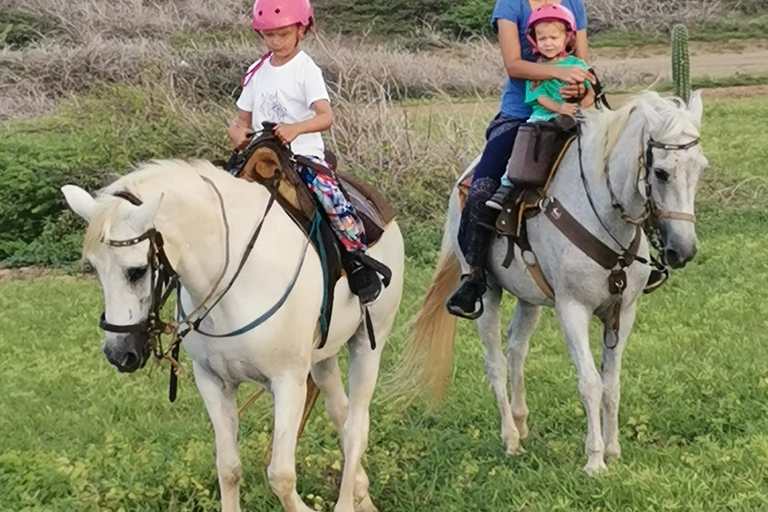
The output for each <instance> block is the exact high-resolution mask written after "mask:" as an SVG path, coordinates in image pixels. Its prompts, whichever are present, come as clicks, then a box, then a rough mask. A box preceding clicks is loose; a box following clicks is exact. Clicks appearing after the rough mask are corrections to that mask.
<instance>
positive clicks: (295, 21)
mask: <svg viewBox="0 0 768 512" xmlns="http://www.w3.org/2000/svg"><path fill="white" fill-rule="evenodd" d="M291 25H301V26H302V27H305V28H306V29H307V31H310V30H312V27H313V25H314V15H313V13H312V5H311V4H310V3H309V0H256V2H255V3H254V4H253V30H255V31H257V32H259V31H262V30H275V29H278V28H283V27H289V26H291Z"/></svg>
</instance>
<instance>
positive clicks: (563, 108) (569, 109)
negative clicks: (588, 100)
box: [560, 103, 580, 116]
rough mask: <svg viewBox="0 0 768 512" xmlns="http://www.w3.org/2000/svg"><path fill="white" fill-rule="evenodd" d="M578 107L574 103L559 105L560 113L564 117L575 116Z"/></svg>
mask: <svg viewBox="0 0 768 512" xmlns="http://www.w3.org/2000/svg"><path fill="white" fill-rule="evenodd" d="M579 110H580V109H579V106H578V105H576V104H575V103H563V104H562V105H560V113H561V114H564V115H566V116H575V115H576V114H578V113H579Z"/></svg>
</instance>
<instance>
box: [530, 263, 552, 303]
mask: <svg viewBox="0 0 768 512" xmlns="http://www.w3.org/2000/svg"><path fill="white" fill-rule="evenodd" d="M528 273H529V274H530V275H531V279H533V282H535V283H536V285H537V286H538V287H539V289H540V290H541V293H543V294H544V295H545V296H546V297H547V298H548V299H549V300H551V301H552V302H555V292H554V291H553V290H552V286H550V284H549V281H547V278H546V277H544V273H543V272H542V271H541V267H540V266H539V262H538V261H537V262H534V264H533V265H528Z"/></svg>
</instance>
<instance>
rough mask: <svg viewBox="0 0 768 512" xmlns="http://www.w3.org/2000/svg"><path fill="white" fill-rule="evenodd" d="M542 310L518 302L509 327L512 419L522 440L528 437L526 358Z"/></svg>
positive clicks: (508, 350)
mask: <svg viewBox="0 0 768 512" xmlns="http://www.w3.org/2000/svg"><path fill="white" fill-rule="evenodd" d="M540 317H541V308H540V307H539V306H534V305H532V304H528V303H527V302H523V301H518V303H517V307H515V314H514V316H513V317H512V321H511V322H510V323H509V327H507V361H508V363H509V387H510V394H511V395H512V401H511V402H510V406H511V408H512V417H513V418H514V420H515V426H516V427H517V431H518V432H519V434H520V439H525V438H526V437H528V404H526V402H525V376H524V368H525V358H526V357H527V356H528V342H529V341H530V339H531V336H532V335H533V331H534V330H536V326H537V325H538V324H539V318H540Z"/></svg>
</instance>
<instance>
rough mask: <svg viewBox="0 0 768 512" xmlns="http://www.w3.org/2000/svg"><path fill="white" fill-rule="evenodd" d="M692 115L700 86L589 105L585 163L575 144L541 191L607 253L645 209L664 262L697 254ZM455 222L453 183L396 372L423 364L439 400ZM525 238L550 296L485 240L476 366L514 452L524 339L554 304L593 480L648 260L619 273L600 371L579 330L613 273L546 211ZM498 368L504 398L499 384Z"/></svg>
mask: <svg viewBox="0 0 768 512" xmlns="http://www.w3.org/2000/svg"><path fill="white" fill-rule="evenodd" d="M701 116H702V101H701V96H700V94H699V93H698V92H697V93H694V94H693V96H692V98H691V100H690V101H689V103H688V105H687V106H686V105H684V104H683V102H681V101H679V100H677V99H664V98H662V97H660V96H659V95H658V94H655V93H644V94H642V95H639V96H638V97H636V98H634V99H633V100H631V101H630V102H628V104H627V105H625V106H624V107H623V108H621V109H619V110H617V111H616V112H604V113H601V112H590V113H589V114H588V115H587V120H586V121H585V122H584V124H583V127H582V136H581V137H582V140H581V145H582V147H583V156H582V162H583V168H580V163H579V151H578V148H577V144H575V143H574V144H572V145H571V146H570V148H569V149H568V151H567V153H566V154H565V156H564V158H563V160H562V162H561V165H560V168H559V170H558V172H557V174H556V175H555V177H554V178H553V180H552V183H551V185H550V187H549V190H548V192H547V195H548V196H549V197H552V198H556V199H557V200H558V201H559V202H560V204H561V205H562V206H563V207H564V208H565V209H566V210H567V211H568V212H570V213H571V215H572V216H573V217H574V218H575V219H576V220H577V221H578V222H579V223H580V224H581V225H582V226H583V227H585V228H586V229H587V230H588V231H589V232H590V233H591V234H592V235H594V237H596V238H597V239H599V240H600V241H602V242H603V243H604V244H606V245H608V246H609V247H611V248H612V249H613V250H614V251H616V252H622V250H621V248H620V247H619V245H618V243H620V244H621V246H623V248H627V247H629V246H630V244H631V243H632V242H633V239H634V238H635V236H636V233H637V225H636V222H635V223H633V222H631V220H632V219H641V218H643V217H644V216H645V215H646V214H647V213H648V212H651V214H652V215H655V216H656V217H657V219H656V220H657V223H658V224H657V225H658V229H659V234H660V239H661V243H662V244H663V249H662V252H663V255H664V257H665V259H666V261H667V262H668V263H669V265H670V266H672V267H681V266H683V265H685V264H686V262H688V261H690V260H691V259H692V258H693V257H694V255H695V254H696V231H695V226H694V222H693V221H694V216H693V213H694V198H695V195H696V189H697V184H698V182H699V178H700V177H701V175H702V172H704V170H705V169H706V168H707V160H706V158H705V157H704V154H703V152H702V149H701V146H700V145H698V139H699V129H700V125H701ZM478 160H479V159H478ZM478 160H476V161H475V162H474V163H473V164H472V165H471V166H470V168H469V169H468V170H467V172H469V171H470V170H471V169H472V168H474V166H475V165H476V164H477V161H478ZM651 160H652V161H651ZM643 164H646V165H643ZM582 169H583V172H582ZM465 175H466V174H465ZM582 175H583V179H582ZM462 179H463V177H462ZM609 188H610V189H612V192H611V190H609ZM649 193H650V197H649ZM588 195H589V196H590V197H591V200H592V203H593V204H594V208H593V207H592V206H590V201H589V197H588ZM556 213H557V212H556ZM459 219H460V201H459V193H458V188H455V189H454V191H453V194H452V195H451V199H450V206H449V210H448V220H447V223H446V228H445V234H444V238H443V246H442V254H441V257H440V261H439V263H438V267H437V271H436V273H435V277H434V279H433V282H432V285H431V287H430V289H429V291H428V293H427V296H426V298H425V301H424V305H423V307H422V309H421V311H420V312H419V313H418V315H417V319H416V325H415V329H414V333H413V336H412V338H411V346H410V353H409V355H408V357H407V360H406V365H405V371H406V372H407V373H408V372H412V371H414V370H418V368H417V366H418V365H419V362H420V361H421V359H422V358H423V359H425V362H424V368H423V369H422V370H420V371H422V372H423V373H422V374H421V382H420V385H421V388H429V389H430V390H431V391H432V392H433V396H434V397H438V398H439V396H440V395H441V394H442V392H443V391H444V389H445V387H446V385H447V384H448V382H449V379H450V373H451V368H452V364H453V363H452V358H453V343H454V337H455V328H456V318H455V317H452V316H450V315H449V314H448V313H447V311H446V310H445V308H444V306H443V303H444V301H445V299H446V297H447V296H448V294H449V293H450V291H451V290H452V289H453V288H454V287H455V286H456V284H457V283H458V281H459V277H460V273H461V271H462V270H464V271H465V272H466V271H467V266H466V264H465V262H464V261H463V258H462V256H461V251H460V249H459V247H458V243H457V235H458V230H459ZM528 239H529V241H530V245H531V248H532V250H533V254H535V257H536V259H537V260H538V264H539V266H540V269H541V273H542V274H543V276H544V278H545V279H546V281H548V282H549V284H550V285H551V291H553V292H554V301H553V300H550V299H549V298H548V297H547V296H546V295H545V293H544V292H543V291H542V288H541V287H540V286H539V285H537V284H536V282H535V281H534V279H533V278H532V276H531V273H530V270H529V267H528V265H530V264H531V263H532V261H531V257H532V255H531V254H530V253H526V254H522V253H521V251H520V249H519V248H518V247H516V248H515V251H516V253H515V258H514V260H513V261H512V264H511V266H510V267H509V268H508V269H507V268H504V267H503V266H502V262H503V260H504V258H505V255H506V253H507V248H508V245H507V241H506V240H504V239H498V240H496V241H495V242H494V243H493V245H492V248H491V251H490V254H489V261H488V265H487V266H488V270H489V276H488V281H489V290H488V291H487V292H486V294H485V296H484V298H483V303H484V307H485V313H484V314H483V315H482V316H481V317H480V318H479V319H478V321H477V326H478V330H479V333H480V338H481V339H482V341H483V345H484V355H485V366H486V369H487V373H488V377H489V379H490V381H491V385H492V387H493V391H494V393H495V395H496V400H497V402H498V406H499V410H500V412H501V438H502V441H503V442H504V444H505V445H506V449H507V452H508V453H510V454H512V453H515V452H517V451H518V450H519V448H520V440H521V439H525V437H526V436H527V435H528V426H527V418H528V406H527V405H526V401H525V381H524V377H523V367H524V364H525V358H526V355H527V354H528V342H529V339H530V337H531V335H532V333H533V331H534V329H535V328H536V326H537V324H538V321H539V315H540V311H541V307H542V306H549V307H554V309H555V311H556V314H557V317H558V319H559V321H560V324H561V326H562V330H563V334H564V337H565V341H566V343H567V345H568V350H569V352H570V354H571V357H572V358H573V361H574V363H575V365H576V370H577V372H578V376H579V393H580V395H581V399H582V401H583V403H584V408H585V410H586V417H587V439H586V454H587V457H588V461H587V464H586V466H585V467H584V470H585V471H586V472H587V473H589V474H590V475H594V474H596V473H598V472H599V471H601V470H604V469H605V468H606V465H605V457H606V456H607V457H613V458H616V457H619V455H620V447H619V438H618V412H619V372H620V369H621V356H622V352H623V351H624V347H625V344H626V341H627V337H628V336H629V333H630V331H631V330H632V325H633V323H634V320H635V311H636V308H637V299H638V298H639V297H640V295H641V293H642V291H643V288H644V285H645V284H646V281H647V279H648V277H649V274H650V272H651V267H650V266H649V265H648V264H644V263H643V262H641V261H634V262H633V263H632V264H631V265H629V266H628V267H627V268H626V283H625V284H626V288H625V289H624V291H623V296H622V299H623V301H622V304H621V308H620V315H619V319H620V323H619V328H618V336H617V339H616V341H617V344H616V346H615V347H613V348H609V347H607V346H605V345H606V344H604V346H603V350H602V358H603V360H602V375H601V373H600V372H598V370H597V368H596V367H595V362H594V360H593V357H592V354H591V352H590V345H589V332H588V327H589V322H590V318H591V317H592V316H593V315H597V316H598V317H601V319H602V320H603V321H604V322H605V321H606V320H607V315H608V310H609V309H610V307H609V306H610V304H612V301H613V300H614V298H615V297H613V296H612V295H611V293H610V292H609V287H608V280H609V275H610V274H611V271H610V270H607V269H606V268H604V267H603V266H601V265H599V264H598V263H596V261H595V260H594V259H592V258H590V257H589V256H588V255H587V254H586V253H585V252H582V250H580V249H579V248H577V247H576V246H575V245H574V244H573V243H572V242H571V241H570V240H569V238H567V237H566V236H565V235H564V234H563V232H561V231H560V230H559V229H558V228H557V227H556V226H555V225H554V224H553V222H552V221H550V219H549V217H548V216H545V215H544V214H541V215H538V216H536V217H533V218H531V219H530V220H529V221H528ZM617 242H618V243H617ZM637 254H638V256H639V257H640V259H641V260H647V259H648V256H649V243H648V239H647V237H646V236H645V235H642V240H640V246H639V251H638V253H637ZM622 284H624V283H622ZM502 290H507V291H508V292H510V293H511V294H512V295H514V296H516V297H517V299H518V302H517V307H516V309H515V313H514V317H513V318H512V321H511V322H510V324H509V327H508V328H507V338H508V340H507V352H506V356H505V354H504V352H503V351H502V345H501V333H500V330H501V329H500V322H501V318H500V301H501V294H502ZM507 368H508V369H509V370H507ZM508 371H509V386H510V390H509V391H511V400H510V399H509V395H508V390H507V372H508ZM601 404H602V409H603V411H602V412H603V417H602V419H603V423H602V428H601V424H600V409H601Z"/></svg>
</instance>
